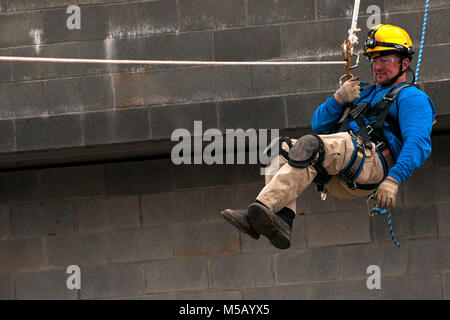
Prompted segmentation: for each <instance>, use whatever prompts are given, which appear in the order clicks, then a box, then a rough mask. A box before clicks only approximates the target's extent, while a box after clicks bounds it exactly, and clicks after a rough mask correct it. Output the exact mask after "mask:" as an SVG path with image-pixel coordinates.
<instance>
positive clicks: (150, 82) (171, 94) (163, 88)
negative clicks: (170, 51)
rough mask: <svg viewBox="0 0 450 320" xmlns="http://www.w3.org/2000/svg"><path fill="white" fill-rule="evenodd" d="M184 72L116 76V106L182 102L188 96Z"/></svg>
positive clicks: (170, 71) (168, 71) (171, 71)
mask: <svg viewBox="0 0 450 320" xmlns="http://www.w3.org/2000/svg"><path fill="white" fill-rule="evenodd" d="M182 73H183V70H180V69H178V70H162V71H157V72H152V73H147V72H146V73H130V74H116V75H114V76H113V77H114V90H115V106H116V107H127V106H135V105H138V106H140V105H150V104H165V103H175V102H177V101H182V100H183V98H184V97H185V96H186V93H185V91H184V87H183V80H182Z"/></svg>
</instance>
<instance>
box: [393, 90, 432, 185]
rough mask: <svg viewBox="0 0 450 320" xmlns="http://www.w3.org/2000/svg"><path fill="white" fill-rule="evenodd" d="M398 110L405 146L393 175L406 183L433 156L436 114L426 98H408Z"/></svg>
mask: <svg viewBox="0 0 450 320" xmlns="http://www.w3.org/2000/svg"><path fill="white" fill-rule="evenodd" d="M397 107H398V108H399V109H398V110H399V111H398V112H399V114H398V121H399V125H400V132H401V135H402V138H403V147H402V149H401V151H400V154H399V156H398V159H397V162H396V164H395V165H394V166H393V167H392V168H391V170H390V172H389V176H391V177H393V178H395V179H397V180H398V181H399V182H400V183H402V182H403V181H404V180H405V179H407V178H409V177H410V176H411V175H412V173H413V171H414V170H415V169H418V168H420V167H421V166H422V165H423V164H424V162H425V160H426V159H427V158H428V157H429V155H430V153H431V130H432V125H433V120H434V117H435V115H436V114H435V111H434V107H433V102H432V101H431V99H430V98H429V97H428V96H426V95H414V96H408V97H405V98H404V99H402V101H399V103H398V106H397Z"/></svg>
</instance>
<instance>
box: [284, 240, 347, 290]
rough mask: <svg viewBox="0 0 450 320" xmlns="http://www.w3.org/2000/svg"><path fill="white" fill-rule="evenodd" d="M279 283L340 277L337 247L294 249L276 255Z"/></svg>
mask: <svg viewBox="0 0 450 320" xmlns="http://www.w3.org/2000/svg"><path fill="white" fill-rule="evenodd" d="M276 273H277V283H291V282H310V281H318V280H334V279H339V278H340V275H341V270H340V267H339V251H338V249H337V248H321V249H314V250H308V251H305V250H299V251H297V250H295V251H294V250H292V251H286V252H281V253H279V254H278V255H277V256H276Z"/></svg>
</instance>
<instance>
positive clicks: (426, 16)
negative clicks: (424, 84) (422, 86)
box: [414, 0, 430, 84]
mask: <svg viewBox="0 0 450 320" xmlns="http://www.w3.org/2000/svg"><path fill="white" fill-rule="evenodd" d="M429 5H430V0H427V1H426V3H425V13H424V15H423V25H422V36H421V39H420V49H419V58H418V59H417V67H416V74H415V80H414V84H416V83H417V80H418V79H419V70H420V63H421V62H422V51H423V44H424V42H425V30H426V29H427V20H428V7H429Z"/></svg>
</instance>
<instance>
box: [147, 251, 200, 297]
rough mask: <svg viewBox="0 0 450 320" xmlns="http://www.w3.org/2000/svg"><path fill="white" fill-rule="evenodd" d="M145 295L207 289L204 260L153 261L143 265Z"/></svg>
mask: <svg viewBox="0 0 450 320" xmlns="http://www.w3.org/2000/svg"><path fill="white" fill-rule="evenodd" d="M144 270H145V280H146V284H147V290H146V291H147V293H162V292H175V291H186V290H205V289H208V262H207V260H205V259H181V260H173V259H172V260H165V261H155V262H150V263H147V264H145V265H144Z"/></svg>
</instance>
